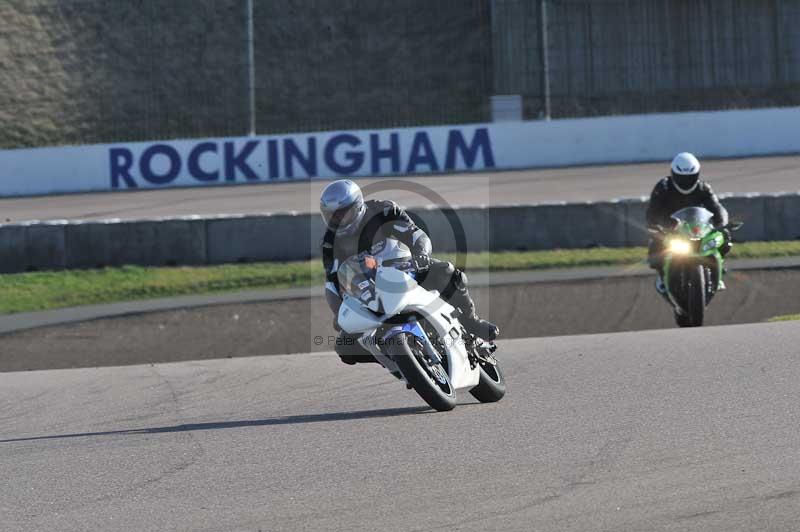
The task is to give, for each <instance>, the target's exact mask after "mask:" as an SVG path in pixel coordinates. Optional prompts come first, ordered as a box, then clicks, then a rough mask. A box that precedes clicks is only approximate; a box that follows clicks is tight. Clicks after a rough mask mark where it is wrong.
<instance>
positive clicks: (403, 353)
mask: <svg viewBox="0 0 800 532" xmlns="http://www.w3.org/2000/svg"><path fill="white" fill-rule="evenodd" d="M415 345H416V337H415V336H414V335H413V334H408V333H405V334H399V335H397V336H395V337H394V338H393V339H392V341H391V342H390V344H389V345H388V347H387V353H388V355H389V356H390V357H391V358H392V360H394V363H395V364H397V367H399V368H400V371H401V372H402V373H403V377H405V379H406V381H408V383H409V384H410V385H411V387H412V388H414V390H415V391H416V392H417V393H418V394H419V396H420V397H422V399H423V400H424V401H425V402H426V403H428V404H429V405H430V406H431V408H433V409H434V410H438V411H439V412H446V411H448V410H452V409H453V408H455V407H456V391H455V389H454V388H453V385H452V383H451V382H450V377H449V376H447V372H446V371H445V372H444V373H445V379H446V381H447V383H446V385H443V384H441V383H438V382H437V381H435V380H434V378H433V377H432V376H431V374H430V373H429V371H428V370H427V369H426V368H424V367H423V365H424V364H425V362H424V361H423V360H420V357H421V356H422V355H421V353H417V352H416V351H417V350H416V349H412V346H415ZM425 365H427V364H425ZM447 388H449V390H448V389H447Z"/></svg>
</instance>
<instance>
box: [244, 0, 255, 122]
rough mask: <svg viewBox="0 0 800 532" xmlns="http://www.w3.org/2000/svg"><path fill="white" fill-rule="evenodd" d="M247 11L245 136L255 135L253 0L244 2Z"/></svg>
mask: <svg viewBox="0 0 800 532" xmlns="http://www.w3.org/2000/svg"><path fill="white" fill-rule="evenodd" d="M245 4H246V6H245V7H246V9H247V22H246V24H247V61H246V64H247V113H248V128H247V134H248V135H250V136H251V137H252V136H254V135H255V134H256V67H255V51H254V49H253V0H247V1H246V2H245Z"/></svg>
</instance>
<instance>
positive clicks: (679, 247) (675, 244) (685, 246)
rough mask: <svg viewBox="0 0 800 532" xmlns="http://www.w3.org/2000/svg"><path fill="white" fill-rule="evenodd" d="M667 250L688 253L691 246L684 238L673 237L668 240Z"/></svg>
mask: <svg viewBox="0 0 800 532" xmlns="http://www.w3.org/2000/svg"><path fill="white" fill-rule="evenodd" d="M669 250H670V251H671V252H672V253H674V254H676V255H688V254H689V253H690V252H691V251H692V246H691V244H689V242H687V241H686V240H679V239H677V238H676V239H673V240H670V241H669Z"/></svg>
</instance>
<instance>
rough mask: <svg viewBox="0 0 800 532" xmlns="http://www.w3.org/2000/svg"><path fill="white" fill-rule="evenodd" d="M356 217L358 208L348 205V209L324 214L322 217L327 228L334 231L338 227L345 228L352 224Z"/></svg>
mask: <svg viewBox="0 0 800 532" xmlns="http://www.w3.org/2000/svg"><path fill="white" fill-rule="evenodd" d="M357 215H358V207H357V206H355V205H350V206H349V207H345V208H343V209H339V210H336V211H333V212H330V213H326V214H324V215H323V217H324V218H325V223H327V224H328V227H330V228H331V229H336V228H338V227H347V226H348V225H350V224H351V223H353V221H354V220H355V219H356V216H357Z"/></svg>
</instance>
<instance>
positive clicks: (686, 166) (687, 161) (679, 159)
mask: <svg viewBox="0 0 800 532" xmlns="http://www.w3.org/2000/svg"><path fill="white" fill-rule="evenodd" d="M671 179H672V184H673V185H675V188H676V189H678V192H680V193H681V194H691V193H692V192H694V189H696V188H697V185H698V184H699V183H700V161H698V160H697V157H695V156H694V155H692V154H691V153H688V152H683V153H679V154H678V155H676V156H675V158H674V159H672V176H671Z"/></svg>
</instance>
